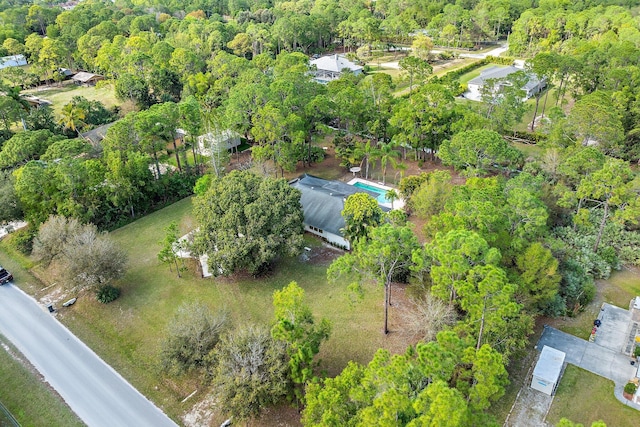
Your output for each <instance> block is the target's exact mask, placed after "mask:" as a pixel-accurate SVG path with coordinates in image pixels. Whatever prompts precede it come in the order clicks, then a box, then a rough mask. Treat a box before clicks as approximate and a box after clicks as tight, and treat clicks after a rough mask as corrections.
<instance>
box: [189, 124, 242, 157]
mask: <svg viewBox="0 0 640 427" xmlns="http://www.w3.org/2000/svg"><path fill="white" fill-rule="evenodd" d="M240 143H241V140H240V134H239V133H238V132H234V131H232V130H229V129H227V130H223V131H222V132H220V133H218V134H216V135H214V134H213V133H211V132H209V133H205V134H204V135H200V136H199V137H198V152H199V153H200V154H202V155H204V156H210V155H211V147H212V146H213V145H218V144H224V145H225V146H226V148H227V150H232V149H234V148H237V147H239V146H240Z"/></svg>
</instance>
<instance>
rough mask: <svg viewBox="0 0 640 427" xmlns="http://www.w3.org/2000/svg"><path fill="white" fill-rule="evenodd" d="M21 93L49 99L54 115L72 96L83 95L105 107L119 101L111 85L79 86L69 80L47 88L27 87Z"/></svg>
mask: <svg viewBox="0 0 640 427" xmlns="http://www.w3.org/2000/svg"><path fill="white" fill-rule="evenodd" d="M22 93H25V94H29V95H34V96H37V97H38V98H43V99H46V100H48V101H51V102H52V103H53V105H52V106H51V107H52V108H53V111H54V112H55V113H56V115H58V116H59V115H60V112H61V111H62V108H63V107H64V106H65V105H67V104H68V103H69V102H71V99H72V98H73V97H74V96H83V97H85V98H87V99H88V100H90V101H100V102H102V103H103V104H104V105H105V106H106V107H107V108H111V107H113V106H114V105H120V101H118V100H117V99H116V95H115V91H114V88H113V86H112V85H104V86H102V87H95V86H80V85H77V84H74V83H71V82H65V84H64V86H60V87H56V86H51V87H50V88H47V89H42V90H40V89H29V90H25V91H23V92H22Z"/></svg>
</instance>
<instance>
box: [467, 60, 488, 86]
mask: <svg viewBox="0 0 640 427" xmlns="http://www.w3.org/2000/svg"><path fill="white" fill-rule="evenodd" d="M495 66H496V64H487V65H483V66H482V67H478V68H476V69H475V70H471V71H469V72H468V73H465V74H463V75H461V76H460V79H459V80H460V84H463V85H466V84H467V83H469V82H470V81H471V80H473V79H475V78H476V77H478V76H479V75H480V73H482V72H483V71H484V70H486V69H487V68H491V67H495Z"/></svg>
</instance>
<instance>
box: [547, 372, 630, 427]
mask: <svg viewBox="0 0 640 427" xmlns="http://www.w3.org/2000/svg"><path fill="white" fill-rule="evenodd" d="M613 388H614V385H613V381H611V380H608V379H606V378H603V377H601V376H599V375H596V374H592V373H591V372H588V371H585V370H584V369H581V368H578V367H577V366H574V365H567V369H566V370H565V372H564V374H563V376H562V379H561V380H560V385H559V386H558V390H557V392H556V396H555V397H554V399H553V403H552V405H551V409H550V410H549V413H548V415H547V419H546V421H547V422H549V423H552V424H556V423H557V422H559V421H560V419H561V418H568V419H570V420H571V421H573V422H574V423H581V424H584V425H585V426H590V425H591V423H592V422H594V421H599V420H602V421H604V422H605V423H606V424H607V425H608V426H615V427H637V426H638V425H640V412H639V411H637V410H636V409H633V408H630V407H628V406H625V405H624V404H623V403H622V402H620V401H618V399H616V398H615V396H614V395H613Z"/></svg>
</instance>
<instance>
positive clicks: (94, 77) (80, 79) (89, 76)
mask: <svg viewBox="0 0 640 427" xmlns="http://www.w3.org/2000/svg"><path fill="white" fill-rule="evenodd" d="M71 79H72V80H73V81H74V82H76V83H78V84H84V85H89V86H93V85H95V84H96V83H97V82H98V81H99V80H104V77H103V76H101V75H100V74H93V73H87V72H86V71H80V72H79V73H77V74H75V75H74V76H73V77H71Z"/></svg>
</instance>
